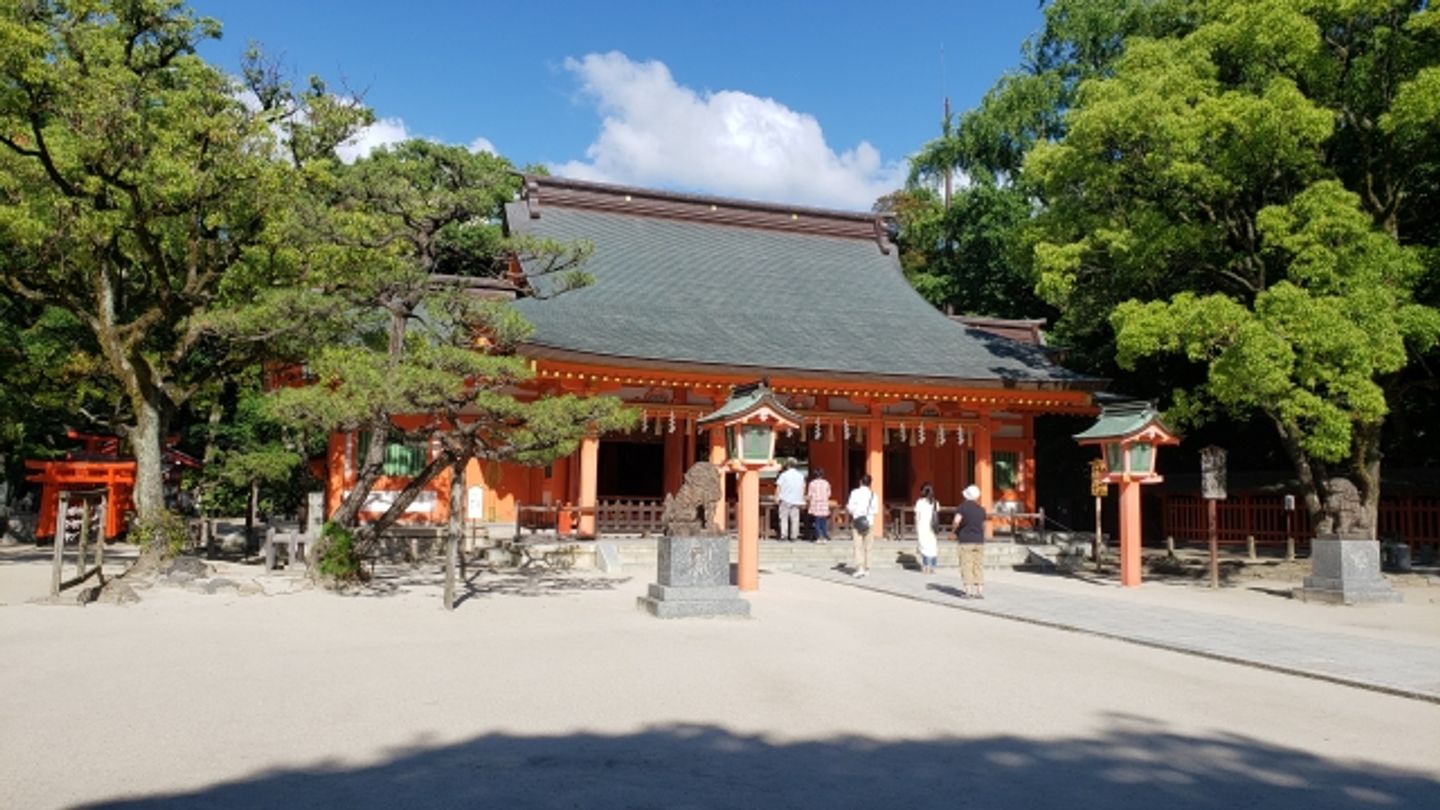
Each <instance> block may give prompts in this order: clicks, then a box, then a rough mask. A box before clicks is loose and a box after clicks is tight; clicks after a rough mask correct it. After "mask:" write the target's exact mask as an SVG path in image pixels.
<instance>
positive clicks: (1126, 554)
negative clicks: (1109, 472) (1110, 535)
mask: <svg viewBox="0 0 1440 810" xmlns="http://www.w3.org/2000/svg"><path fill="white" fill-rule="evenodd" d="M1120 584H1121V585H1123V586H1125V587H1127V588H1135V587H1139V585H1140V482H1139V481H1121V482H1120Z"/></svg>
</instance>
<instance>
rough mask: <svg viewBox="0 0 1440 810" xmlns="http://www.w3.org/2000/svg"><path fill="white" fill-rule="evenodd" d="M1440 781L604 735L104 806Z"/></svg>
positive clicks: (1152, 751) (565, 801) (1271, 766)
mask: <svg viewBox="0 0 1440 810" xmlns="http://www.w3.org/2000/svg"><path fill="white" fill-rule="evenodd" d="M1437 791H1440V781H1437V780H1436V779H1434V778H1432V777H1430V776H1426V775H1424V774H1420V773H1414V772H1408V771H1403V770H1399V769H1395V768H1390V767H1387V766H1382V765H1376V764H1363V763H1359V762H1354V761H1338V760H1333V759H1325V758H1322V757H1318V756H1315V755H1313V754H1310V753H1308V752H1305V751H1300V750H1296V749H1292V748H1285V747H1280V746H1276V745H1272V744H1270V743H1266V742H1263V741H1260V740H1256V739H1252V738H1248V737H1243V736H1239V735H1233V734H1223V733H1210V734H1205V735H1199V736H1192V735H1185V734H1179V733H1174V732H1172V731H1169V730H1167V728H1166V727H1165V726H1164V725H1163V724H1161V723H1157V722H1155V721H1152V720H1149V719H1146V718H1140V717H1134V716H1119V717H1111V718H1110V722H1109V728H1108V729H1107V730H1105V731H1104V732H1101V733H1098V734H1096V735H1095V736H1092V737H1083V738H1061V739H1055V740H1045V741H1037V740H1033V739H1028V738H1022V737H1015V736H995V737H983V738H977V739H964V738H956V737H948V738H940V739H933V740H907V741H898V742H897V741H888V740H876V739H871V738H866V737H855V736H844V737H836V738H831V739H826V740H818V741H802V742H778V741H775V740H773V739H771V738H768V737H766V736H764V735H747V734H737V733H735V732H732V731H730V730H727V729H723V728H718V727H715V726H700V725H667V726H659V727H652V728H649V729H646V730H644V731H641V732H638V733H634V734H624V735H616V736H608V735H601V734H584V733H582V734H571V735H564V736H514V735H507V734H487V735H482V736H479V737H474V738H472V739H469V740H466V741H464V742H460V743H456V744H453V745H445V746H433V745H428V744H425V743H424V741H419V742H417V743H416V744H414V745H411V746H407V747H404V748H401V749H397V750H394V751H392V752H391V753H390V755H389V757H388V758H387V759H385V760H384V761H382V762H379V763H376V764H373V765H365V766H345V765H340V764H338V763H336V762H333V761H330V762H322V763H319V764H316V765H313V766H309V767H304V768H292V769H280V770H271V771H266V772H263V773H257V774H255V775H254V776H251V777H249V778H245V779H241V780H237V781H233V782H227V783H224V784H218V785H213V786H210V787H206V788H201V789H199V790H195V791H190V792H183V793H175V794H168V795H156V796H147V797H139V798H128V799H123V800H116V801H106V802H100V803H96V804H90V805H85V806H86V807H93V808H172V807H174V808H179V807H206V808H249V807H346V808H360V809H361V810H365V808H377V810H378V809H379V808H384V809H385V810H389V809H390V808H394V807H405V808H438V807H494V808H501V807H505V808H510V807H541V808H548V807H556V808H560V807H564V808H571V807H586V808H621V807H625V808H652V807H653V808H661V807H666V808H668V807H688V808H711V807H786V808H839V807H843V808H852V807H856V808H858V807H881V806H884V807H941V806H945V807H948V806H960V807H1026V808H1029V807H1065V808H1073V809H1074V810H1087V809H1088V808H1095V809H1096V810H1101V809H1102V808H1103V810H1116V808H1151V807H1163V808H1228V807H1266V808H1277V807H1278V808H1285V807H1296V808H1301V807H1303V808H1307V810H1317V809H1323V808H1349V807H1385V808H1392V809H1393V810H1403V808H1422V807H1423V808H1430V807H1434V806H1435V804H1434V802H1435V796H1436V795H1437Z"/></svg>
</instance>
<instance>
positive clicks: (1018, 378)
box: [506, 202, 1101, 388]
mask: <svg viewBox="0 0 1440 810" xmlns="http://www.w3.org/2000/svg"><path fill="white" fill-rule="evenodd" d="M539 210H540V212H541V216H540V217H539V218H538V219H531V218H530V216H529V215H528V213H527V208H526V204H525V203H524V202H517V203H512V204H511V205H509V206H508V207H507V210H506V219H507V224H508V227H509V228H511V229H512V230H514V231H517V232H521V233H528V234H533V235H535V236H537V237H542V238H554V239H559V240H563V241H572V240H585V241H588V242H590V243H592V244H593V245H594V254H593V255H592V256H591V258H590V259H589V261H588V262H587V263H586V265H585V270H586V271H587V272H589V273H590V274H592V275H593V276H594V278H595V284H594V285H592V286H590V287H586V288H584V289H580V290H575V291H571V292H567V293H564V294H562V295H559V296H556V297H554V298H551V299H539V298H527V299H522V300H520V301H517V302H516V307H517V308H518V309H519V310H520V312H521V313H522V314H524V315H525V316H526V317H527V318H528V319H529V320H530V322H531V323H532V324H533V325H534V326H535V332H534V335H533V337H532V338H531V340H530V343H531V344H532V345H533V346H535V347H543V348H550V349H555V350H561V351H565V352H575V353H581V354H588V355H595V356H599V357H602V358H609V359H617V360H623V359H625V358H637V359H646V360H654V361H661V362H664V363H669V364H704V365H707V366H723V367H738V368H741V369H745V370H753V371H754V372H755V374H756V376H761V375H763V374H772V373H783V372H786V371H802V372H803V371H811V372H823V373H836V374H841V375H852V376H854V375H858V376H866V377H875V376H888V377H903V378H909V379H914V380H918V381H921V382H933V383H937V384H956V383H968V384H980V385H992V386H995V385H1017V386H1021V387H1028V386H1032V385H1045V386H1050V387H1053V386H1061V387H1079V388H1095V387H1098V385H1099V383H1100V382H1101V381H1100V380H1098V379H1095V378H1091V377H1085V376H1084V375H1081V374H1077V373H1075V372H1071V371H1069V370H1066V369H1064V368H1061V367H1060V366H1058V365H1056V364H1055V363H1053V362H1052V361H1051V360H1049V359H1048V358H1047V357H1046V355H1045V354H1044V352H1043V351H1041V350H1040V349H1039V348H1037V347H1033V346H1027V345H1024V344H1021V343H1018V342H1016V341H1012V340H1007V339H1005V338H1001V337H997V336H994V335H989V334H986V333H983V332H980V331H978V330H975V329H971V328H968V327H965V326H963V325H961V324H958V323H955V322H954V321H952V320H951V319H949V318H947V317H946V316H945V315H944V314H942V313H941V312H939V311H937V310H936V309H935V308H934V307H932V306H931V305H930V304H928V303H927V302H926V301H925V300H924V299H922V298H921V297H920V296H919V295H918V294H917V293H916V292H915V291H914V290H913V289H912V288H911V287H910V285H909V284H908V283H907V282H906V281H905V278H904V276H903V275H902V273H901V270H900V264H899V260H898V258H897V253H898V251H897V250H895V249H894V248H893V247H892V248H891V250H890V252H889V254H888V255H886V254H884V253H882V252H881V251H880V248H879V245H878V244H877V243H876V242H875V241H874V240H867V239H855V238H844V237H837V236H824V235H818V234H808V233H794V232H789V233H787V232H781V231H777V230H768V229H764V228H750V227H740V226H734V225H720V224H713V223H706V222H697V221H688V220H677V219H667V218H662V217H655V216H644V215H635V214H630V213H623V212H614V211H608V210H595V209H591V208H582V207H574V208H566V207H563V206H557V205H541V206H540V207H539Z"/></svg>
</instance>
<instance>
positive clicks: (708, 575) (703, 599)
mask: <svg viewBox="0 0 1440 810" xmlns="http://www.w3.org/2000/svg"><path fill="white" fill-rule="evenodd" d="M656 562H657V565H658V568H659V571H658V576H657V577H656V578H657V579H659V580H660V581H659V582H656V583H652V584H651V585H650V590H649V594H648V595H647V596H641V597H638V598H637V599H636V600H635V606H636V607H638V608H640V609H641V610H645V611H648V612H649V613H650V615H651V616H655V617H658V618H661V619H678V618H686V617H690V616H749V615H750V603H749V602H746V601H745V600H744V599H741V598H740V589H739V588H737V587H735V586H734V585H731V584H730V539H729V538H728V537H724V536H710V535H707V536H699V537H662V538H660V542H659V548H658V549H657V560H656Z"/></svg>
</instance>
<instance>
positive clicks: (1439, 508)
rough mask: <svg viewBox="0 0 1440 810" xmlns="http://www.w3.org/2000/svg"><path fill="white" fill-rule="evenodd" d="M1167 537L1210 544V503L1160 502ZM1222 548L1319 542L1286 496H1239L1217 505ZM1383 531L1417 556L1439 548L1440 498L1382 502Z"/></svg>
mask: <svg viewBox="0 0 1440 810" xmlns="http://www.w3.org/2000/svg"><path fill="white" fill-rule="evenodd" d="M1161 501H1162V507H1163V508H1162V512H1163V523H1162V533H1163V534H1164V535H1165V536H1166V537H1174V538H1175V539H1176V540H1180V541H1194V542H1199V541H1202V540H1204V539H1205V538H1206V536H1207V535H1206V531H1207V529H1206V518H1205V501H1204V499H1202V498H1200V497H1198V496H1195V495H1164V496H1161ZM1215 511H1216V523H1217V524H1218V532H1217V534H1218V535H1219V542H1220V544H1221V545H1243V544H1245V543H1247V542H1248V538H1250V537H1254V538H1255V543H1256V545H1273V546H1283V545H1285V539H1286V538H1287V537H1294V538H1295V540H1296V542H1297V543H1298V544H1300V545H1301V546H1302V547H1303V546H1305V545H1308V543H1309V541H1310V538H1311V537H1314V536H1315V532H1314V530H1313V529H1312V528H1311V526H1310V515H1309V514H1308V513H1307V512H1306V511H1305V510H1303V509H1296V510H1294V511H1291V512H1289V513H1288V514H1287V513H1286V511H1285V505H1284V499H1283V496H1281V495H1235V496H1232V497H1230V498H1227V499H1225V500H1223V501H1220V502H1218V503H1217V504H1216V510H1215ZM1379 520H1380V525H1379V527H1378V530H1377V531H1376V536H1377V537H1379V538H1380V539H1382V540H1403V541H1405V542H1406V543H1408V544H1409V545H1410V547H1411V549H1412V550H1414V549H1415V548H1416V547H1417V546H1419V545H1429V544H1440V498H1431V497H1399V498H1386V497H1383V496H1382V497H1381V498H1380V517H1379Z"/></svg>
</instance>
